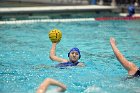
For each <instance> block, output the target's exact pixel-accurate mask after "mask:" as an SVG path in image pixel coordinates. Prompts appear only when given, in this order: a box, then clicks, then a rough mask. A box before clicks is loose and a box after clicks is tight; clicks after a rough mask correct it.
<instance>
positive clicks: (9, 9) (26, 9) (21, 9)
mask: <svg viewBox="0 0 140 93" xmlns="http://www.w3.org/2000/svg"><path fill="white" fill-rule="evenodd" d="M115 9H117V7H112V6H99V5H81V6H80V5H78V6H36V7H4V8H0V14H3V13H29V12H61V11H63V12H64V11H67V12H68V11H89V10H93V11H94V10H96V11H97V10H115Z"/></svg>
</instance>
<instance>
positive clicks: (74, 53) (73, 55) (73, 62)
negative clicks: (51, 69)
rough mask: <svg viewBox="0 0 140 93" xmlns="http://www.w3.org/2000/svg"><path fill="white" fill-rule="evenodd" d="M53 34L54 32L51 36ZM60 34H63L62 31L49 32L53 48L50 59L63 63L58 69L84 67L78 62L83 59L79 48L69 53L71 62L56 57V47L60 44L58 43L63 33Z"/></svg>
mask: <svg viewBox="0 0 140 93" xmlns="http://www.w3.org/2000/svg"><path fill="white" fill-rule="evenodd" d="M52 32H53V34H51V33H52ZM55 33H56V34H55ZM58 33H59V34H58ZM60 33H61V31H60V30H57V29H54V30H52V31H50V32H49V38H50V40H51V41H52V47H51V50H50V59H51V60H53V61H57V62H61V63H60V64H58V65H57V66H56V67H68V66H84V63H82V62H78V60H79V59H80V57H81V54H80V50H79V49H78V48H72V49H71V50H70V51H69V53H68V57H69V60H67V59H63V58H60V57H58V56H56V45H57V44H58V42H59V41H60V40H61V37H62V33H61V34H60ZM54 34H55V35H54ZM57 35H60V36H57ZM57 37H60V38H58V39H57ZM51 38H53V39H51ZM55 38H56V39H55ZM53 40H54V41H53ZM57 40H58V41H57Z"/></svg>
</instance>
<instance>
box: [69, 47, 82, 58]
mask: <svg viewBox="0 0 140 93" xmlns="http://www.w3.org/2000/svg"><path fill="white" fill-rule="evenodd" d="M72 51H77V52H78V54H79V59H80V58H81V54H80V50H79V49H78V48H76V47H75V48H72V49H71V50H70V52H72ZM70 52H69V53H68V57H69V55H70Z"/></svg>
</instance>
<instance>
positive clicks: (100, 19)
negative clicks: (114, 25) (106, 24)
mask: <svg viewBox="0 0 140 93" xmlns="http://www.w3.org/2000/svg"><path fill="white" fill-rule="evenodd" d="M138 19H140V16H139V17H100V18H95V20H97V21H104V20H138Z"/></svg>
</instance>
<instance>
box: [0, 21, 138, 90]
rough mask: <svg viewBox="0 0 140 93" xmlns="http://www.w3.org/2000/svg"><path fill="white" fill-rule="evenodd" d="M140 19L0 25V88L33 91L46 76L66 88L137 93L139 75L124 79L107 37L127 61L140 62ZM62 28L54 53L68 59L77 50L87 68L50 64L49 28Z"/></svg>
mask: <svg viewBox="0 0 140 93" xmlns="http://www.w3.org/2000/svg"><path fill="white" fill-rule="evenodd" d="M139 24H140V21H139V20H135V21H123V20H121V21H120V20H118V21H117V20H115V21H112V20H110V21H85V22H46V23H32V24H14V25H12V24H11V25H0V82H1V83H0V92H1V93H35V91H36V89H37V87H38V86H39V84H40V83H41V82H42V81H43V80H44V79H45V78H47V77H49V78H54V79H57V80H59V81H61V82H63V83H64V84H65V85H66V86H67V87H68V89H67V91H66V92H65V93H139V92H140V78H135V79H131V80H125V78H126V77H127V72H126V71H125V70H124V69H123V67H122V66H121V64H120V63H119V62H118V61H117V59H116V58H115V56H114V54H113V51H112V49H111V46H110V44H109V38H110V37H111V36H113V37H115V38H116V40H117V46H118V48H119V49H120V51H121V52H122V53H123V54H124V55H125V57H126V58H128V60H130V61H133V62H134V63H135V64H136V65H138V66H140V62H139V61H140V52H139V51H140V47H139V46H140V36H139V35H140V26H139ZM53 28H58V29H60V30H61V31H62V33H63V36H62V40H61V42H60V43H59V44H58V46H57V55H59V56H61V57H64V58H68V57H67V53H68V52H69V49H70V48H72V47H78V48H79V49H80V50H81V59H80V61H81V62H84V63H85V64H86V67H83V68H78V67H72V68H67V69H58V68H52V67H51V66H54V65H56V64H58V63H57V62H52V61H51V60H50V59H49V50H50V48H51V42H50V40H49V38H48V32H49V31H50V30H52V29H53Z"/></svg>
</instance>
